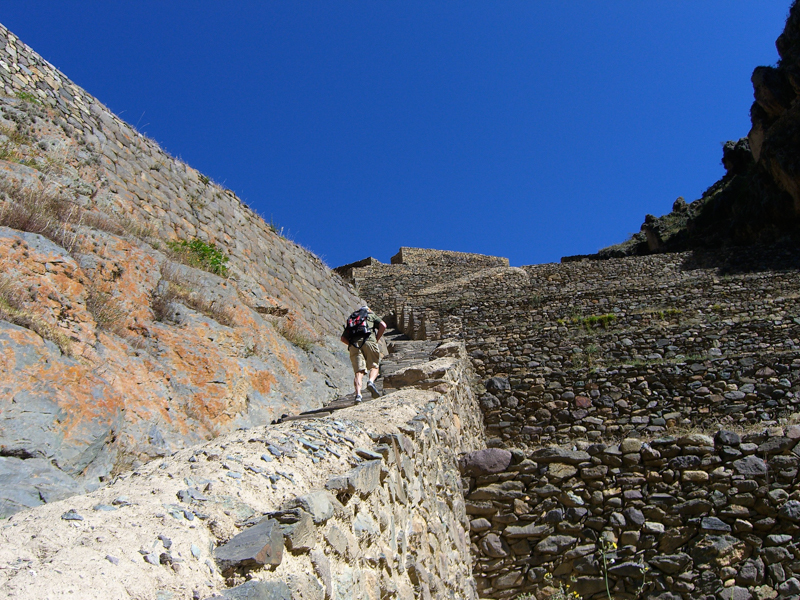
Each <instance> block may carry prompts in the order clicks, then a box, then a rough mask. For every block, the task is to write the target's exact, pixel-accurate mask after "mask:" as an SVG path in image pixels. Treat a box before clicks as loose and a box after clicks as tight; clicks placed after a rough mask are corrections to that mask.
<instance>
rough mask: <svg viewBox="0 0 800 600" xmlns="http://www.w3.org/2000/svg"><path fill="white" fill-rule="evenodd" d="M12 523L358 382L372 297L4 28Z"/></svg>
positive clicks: (2, 236) (3, 329) (5, 363)
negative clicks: (26, 511)
mask: <svg viewBox="0 0 800 600" xmlns="http://www.w3.org/2000/svg"><path fill="white" fill-rule="evenodd" d="M0 86H2V90H0V92H2V93H4V94H5V97H0V348H1V350H0V390H2V395H0V482H2V483H0V515H7V514H10V513H13V512H15V511H16V510H19V509H20V508H23V507H29V506H35V505H37V504H41V503H42V502H49V501H52V500H55V499H59V498H62V497H65V496H67V495H71V494H73V493H77V492H81V491H84V490H87V489H93V488H95V487H97V486H98V485H101V483H102V482H103V481H105V480H106V479H108V477H109V475H111V474H113V473H117V472H121V471H123V470H125V469H126V468H128V467H130V466H132V465H137V464H139V463H140V462H142V461H144V460H147V459H149V458H153V457H155V456H165V455H168V454H171V453H172V452H174V451H176V450H178V449H180V448H182V447H184V446H186V445H188V444H193V443H197V442H199V441H202V440H207V439H211V438H213V437H215V436H217V435H219V434H221V433H224V432H227V431H231V430H233V429H236V428H238V427H245V426H254V425H261V424H264V423H265V422H269V421H271V420H272V419H274V418H276V417H279V416H280V415H281V414H283V413H287V412H297V411H298V410H303V409H308V408H315V407H319V406H320V405H322V404H323V403H325V402H327V401H328V400H330V399H333V398H335V397H336V396H338V395H339V394H340V390H341V392H344V391H345V389H344V388H346V387H347V388H349V385H350V383H349V379H350V373H349V366H348V362H347V357H346V353H344V352H343V351H342V349H341V348H340V346H341V344H339V343H338V340H337V337H338V334H339V328H340V327H341V323H342V322H343V320H344V319H345V317H346V315H347V314H349V312H350V311H351V310H352V307H353V306H354V305H357V304H358V303H359V299H358V298H357V297H356V295H355V294H354V293H353V291H352V288H350V287H348V286H346V285H345V284H344V283H343V282H342V281H341V279H340V278H339V276H338V275H336V274H334V273H332V272H331V271H330V270H329V269H327V267H325V265H323V264H322V263H321V261H320V260H319V259H317V258H316V257H315V256H314V255H312V254H311V253H309V252H308V251H306V250H305V249H303V248H300V247H299V246H297V245H295V244H293V243H292V242H291V241H289V240H286V239H284V238H282V237H281V236H280V235H278V233H277V232H275V231H273V230H271V229H270V227H269V225H267V224H266V223H265V222H264V221H263V220H262V219H261V218H260V217H259V216H258V215H256V214H254V213H253V212H252V211H251V210H250V209H249V208H247V207H246V206H245V205H243V204H242V203H241V202H240V201H239V199H238V198H236V196H235V195H234V194H233V193H232V192H231V191H230V190H225V189H223V188H221V187H219V186H217V185H215V184H214V183H212V182H210V181H209V179H208V178H206V177H205V176H203V175H202V174H200V173H198V172H197V171H195V170H194V169H192V168H191V167H188V166H187V165H185V164H183V163H181V162H180V161H177V160H175V159H173V158H172V157H170V156H168V155H166V154H165V153H164V152H162V151H161V150H160V149H159V148H158V146H157V145H156V144H155V143H153V142H152V141H150V140H148V139H146V138H144V137H143V136H141V135H139V134H138V133H137V132H135V131H134V130H133V129H132V128H130V127H129V126H128V125H127V124H125V123H123V122H122V121H120V120H119V119H117V118H116V117H115V116H113V115H112V114H111V113H110V112H109V111H108V110H107V109H106V108H105V107H104V106H103V105H102V104H100V103H99V102H98V101H97V100H96V99H94V98H92V97H91V96H90V95H88V94H87V93H86V92H85V91H83V90H82V89H80V88H78V87H77V86H75V85H74V84H72V83H71V82H70V81H69V80H68V79H67V78H66V77H65V76H64V75H63V74H61V73H60V72H58V71H57V70H56V69H55V68H53V67H52V66H51V65H49V64H48V63H47V62H46V61H44V60H42V59H41V58H40V57H39V56H37V55H36V54H35V53H34V52H33V51H32V50H31V49H30V48H28V47H27V46H25V45H24V44H22V43H21V42H20V41H19V40H18V39H17V38H16V37H15V36H14V35H13V34H11V33H10V32H8V31H7V30H6V29H4V28H3V27H2V26H0Z"/></svg>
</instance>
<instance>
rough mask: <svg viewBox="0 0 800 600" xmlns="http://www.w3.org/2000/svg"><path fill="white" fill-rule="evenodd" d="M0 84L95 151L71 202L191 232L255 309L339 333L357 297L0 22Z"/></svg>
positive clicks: (163, 233) (151, 226) (176, 232)
mask: <svg viewBox="0 0 800 600" xmlns="http://www.w3.org/2000/svg"><path fill="white" fill-rule="evenodd" d="M0 87H2V92H3V93H5V94H6V95H8V96H16V97H19V98H22V99H25V100H29V101H31V102H38V103H40V104H41V106H42V107H43V108H45V109H47V110H52V111H55V113H56V114H57V119H56V121H57V122H58V123H60V125H61V126H62V128H63V129H64V130H65V132H67V133H68V134H69V135H70V136H72V137H73V138H74V139H76V140H77V141H78V142H79V143H81V144H83V145H84V146H85V148H86V149H87V154H88V155H89V156H96V157H97V160H99V163H100V164H99V166H100V169H101V175H102V177H101V181H100V184H99V185H98V186H96V187H95V188H93V189H81V190H76V200H78V201H79V202H81V203H82V204H84V205H85V206H89V207H91V208H98V209H101V210H103V211H105V212H107V213H110V214H112V215H114V216H115V217H117V218H118V219H122V220H128V221H130V222H131V223H132V224H134V225H135V226H137V227H139V228H140V229H141V230H143V231H145V230H146V231H148V232H149V233H151V234H152V235H153V236H155V237H158V238H160V239H162V240H192V239H195V238H199V239H201V240H203V241H204V242H206V243H212V244H216V245H217V246H218V247H220V248H221V249H222V250H223V251H224V252H225V253H226V254H227V255H229V256H230V263H229V268H230V270H231V272H232V274H233V276H234V277H235V278H236V279H237V280H238V288H239V290H240V293H241V295H242V297H243V299H244V300H245V301H246V302H248V303H250V304H251V305H253V306H254V307H256V308H259V309H261V310H264V311H270V310H276V309H277V310H280V309H284V308H288V309H291V310H294V311H296V312H297V313H298V317H299V318H301V319H303V320H305V322H306V324H307V325H309V326H310V327H311V328H313V329H314V330H315V331H317V332H318V333H325V334H328V335H338V333H339V330H338V329H339V326H340V324H341V322H343V320H344V319H345V318H346V315H347V314H349V311H350V310H352V306H354V305H356V304H358V303H359V299H358V298H357V297H356V296H355V294H353V292H352V290H351V289H350V288H348V287H347V286H346V285H345V284H344V283H343V282H342V281H341V279H340V278H339V277H338V275H334V274H332V273H331V271H330V270H329V269H328V268H327V267H326V266H325V265H324V264H323V263H322V262H321V261H320V260H319V259H318V258H317V257H316V256H314V255H313V254H311V253H310V252H308V251H307V250H305V249H303V248H301V247H299V246H297V245H296V244H294V243H292V242H291V241H289V240H287V239H285V238H283V237H282V236H281V235H280V234H279V232H277V231H275V230H274V228H271V227H270V225H268V224H267V223H265V222H264V220H263V219H262V218H261V217H260V216H259V215H257V214H256V213H254V212H253V211H252V210H251V209H250V208H248V207H247V206H246V205H245V204H243V203H242V201H241V200H240V199H239V198H237V197H236V195H235V194H234V193H233V192H232V191H230V190H227V189H224V188H222V187H220V186H219V185H216V184H215V183H213V182H211V181H209V179H208V178H207V177H205V176H204V175H202V174H201V173H199V172H198V171H197V170H195V169H193V168H191V167H189V166H188V165H186V164H185V163H183V162H181V161H180V160H177V159H175V158H173V157H171V156H169V155H168V154H166V153H165V152H164V151H163V150H161V148H159V147H158V145H157V144H156V143H155V142H153V141H152V140H150V139H148V138H147V137H145V136H143V135H142V134H140V133H138V132H137V131H136V130H135V129H133V128H132V127H131V126H130V125H128V124H127V123H125V122H123V121H122V120H120V119H119V118H118V117H116V116H115V115H113V114H112V113H111V111H109V110H108V108H106V107H105V106H103V104H101V103H100V102H99V101H98V100H97V99H96V98H94V97H92V96H91V95H90V94H88V93H87V92H86V91H84V90H83V89H81V88H80V87H78V86H77V85H75V84H74V83H73V82H71V81H70V80H69V79H68V78H67V77H66V76H65V75H64V74H63V73H61V72H60V71H59V70H58V69H56V68H55V67H54V66H53V65H51V64H50V63H48V62H47V61H45V60H44V59H43V58H42V57H40V56H39V55H38V54H36V53H35V52H34V51H33V50H32V49H31V48H29V47H28V46H27V45H25V44H24V43H23V42H22V41H20V40H19V38H17V37H16V36H15V35H14V34H13V33H11V32H10V31H8V29H6V28H5V27H3V26H2V25H0Z"/></svg>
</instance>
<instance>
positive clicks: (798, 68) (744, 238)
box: [565, 2, 800, 260]
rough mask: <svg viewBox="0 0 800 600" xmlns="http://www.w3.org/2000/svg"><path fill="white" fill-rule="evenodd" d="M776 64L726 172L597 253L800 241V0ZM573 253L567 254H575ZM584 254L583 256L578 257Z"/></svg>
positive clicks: (758, 85) (760, 72) (757, 82)
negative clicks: (695, 194)
mask: <svg viewBox="0 0 800 600" xmlns="http://www.w3.org/2000/svg"><path fill="white" fill-rule="evenodd" d="M775 45H776V47H777V49H778V54H779V55H780V60H779V61H778V64H777V66H775V67H757V68H756V69H755V70H754V71H753V75H752V78H751V81H752V84H753V95H754V98H755V101H754V102H753V105H752V107H751V109H750V120H751V122H752V128H751V129H750V132H749V133H748V135H747V137H746V138H743V139H741V140H739V141H738V142H733V141H730V142H727V143H726V144H725V145H724V148H723V156H722V163H723V165H724V166H725V169H726V171H727V172H726V174H725V176H724V177H723V178H722V179H720V180H719V181H718V182H717V183H715V184H714V185H712V186H711V187H710V188H708V190H706V191H705V192H704V193H703V195H702V197H701V198H699V199H697V200H695V201H694V202H691V203H688V204H687V203H686V202H685V201H684V200H683V199H682V198H679V199H678V200H677V201H676V202H675V205H674V206H673V210H672V212H671V213H669V214H667V215H664V216H662V217H658V218H656V217H654V216H652V215H648V216H647V217H645V221H644V223H643V224H642V228H641V231H640V232H639V233H637V234H635V235H634V236H633V237H632V238H631V239H630V240H628V241H626V242H624V243H622V244H618V245H616V246H610V247H608V248H604V249H603V250H600V252H598V254H596V255H592V258H609V257H622V256H633V255H644V254H651V253H654V252H675V251H685V250H688V249H691V248H715V247H720V246H731V245H736V246H744V245H750V244H753V243H764V242H769V241H774V240H776V239H780V238H782V237H790V238H791V239H793V240H794V242H795V243H797V242H798V240H800V161H799V160H798V158H797V156H798V153H800V101H799V99H800V96H798V93H800V85H798V82H800V6H798V4H797V2H795V3H794V4H793V5H792V7H791V9H790V11H789V17H788V19H787V21H786V27H785V29H784V31H783V33H782V34H781V35H780V37H779V38H778V40H777V41H776V43H775ZM571 258H572V257H565V260H570V259H571ZM577 258H580V257H577Z"/></svg>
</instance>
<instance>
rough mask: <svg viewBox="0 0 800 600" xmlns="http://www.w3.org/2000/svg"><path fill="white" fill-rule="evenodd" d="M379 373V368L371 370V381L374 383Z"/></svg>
mask: <svg viewBox="0 0 800 600" xmlns="http://www.w3.org/2000/svg"><path fill="white" fill-rule="evenodd" d="M379 371H380V369H379V368H378V367H375V368H373V369H370V370H369V380H370V381H373V382H374V381H375V380H376V379H377V378H378V372H379Z"/></svg>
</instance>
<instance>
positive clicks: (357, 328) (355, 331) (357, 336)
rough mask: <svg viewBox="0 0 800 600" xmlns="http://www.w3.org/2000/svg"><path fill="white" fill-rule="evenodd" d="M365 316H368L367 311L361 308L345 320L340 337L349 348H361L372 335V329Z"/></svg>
mask: <svg viewBox="0 0 800 600" xmlns="http://www.w3.org/2000/svg"><path fill="white" fill-rule="evenodd" d="M367 315H369V309H368V308H366V307H363V308H359V309H358V310H357V311H355V312H354V313H353V314H351V315H350V316H349V317H348V318H347V324H346V325H345V326H344V333H342V337H344V338H345V339H346V340H347V341H348V342H349V343H350V345H351V346H355V347H356V348H361V346H363V345H364V342H366V341H367V338H368V337H369V336H370V334H371V333H372V329H371V328H370V326H369V322H368V321H367ZM359 342H360V343H359Z"/></svg>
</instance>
